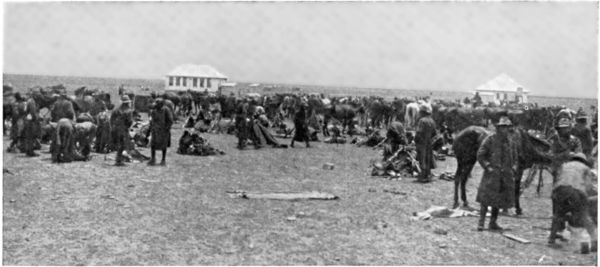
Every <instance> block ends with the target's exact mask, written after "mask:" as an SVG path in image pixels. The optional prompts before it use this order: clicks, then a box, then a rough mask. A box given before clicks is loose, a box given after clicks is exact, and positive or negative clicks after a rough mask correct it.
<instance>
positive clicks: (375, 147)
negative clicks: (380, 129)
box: [373, 137, 387, 150]
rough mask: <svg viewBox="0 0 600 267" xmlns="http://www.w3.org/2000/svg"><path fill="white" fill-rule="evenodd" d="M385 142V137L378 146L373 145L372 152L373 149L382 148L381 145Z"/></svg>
mask: <svg viewBox="0 0 600 267" xmlns="http://www.w3.org/2000/svg"><path fill="white" fill-rule="evenodd" d="M385 141H387V137H386V138H384V139H383V140H382V141H381V142H379V144H377V145H375V146H374V147H373V150H375V149H377V148H379V147H380V146H382V145H383V143H385Z"/></svg>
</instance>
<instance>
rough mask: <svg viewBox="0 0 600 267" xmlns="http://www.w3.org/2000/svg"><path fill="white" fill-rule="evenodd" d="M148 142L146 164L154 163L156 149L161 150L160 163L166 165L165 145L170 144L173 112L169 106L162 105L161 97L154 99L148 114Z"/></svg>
mask: <svg viewBox="0 0 600 267" xmlns="http://www.w3.org/2000/svg"><path fill="white" fill-rule="evenodd" d="M150 116H151V120H150V134H151V136H152V141H151V143H150V149H151V158H150V161H149V162H148V165H150V166H154V165H156V160H155V158H156V150H162V160H161V161H160V165H162V166H164V165H166V164H167V163H166V157H167V147H169V146H171V132H170V131H171V125H173V114H171V111H170V110H169V108H167V107H165V106H164V101H163V99H162V98H157V99H156V104H155V106H154V109H153V110H152V113H151V114H150Z"/></svg>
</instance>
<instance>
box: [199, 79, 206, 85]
mask: <svg viewBox="0 0 600 267" xmlns="http://www.w3.org/2000/svg"><path fill="white" fill-rule="evenodd" d="M204 86H206V82H205V81H204V78H200V87H204Z"/></svg>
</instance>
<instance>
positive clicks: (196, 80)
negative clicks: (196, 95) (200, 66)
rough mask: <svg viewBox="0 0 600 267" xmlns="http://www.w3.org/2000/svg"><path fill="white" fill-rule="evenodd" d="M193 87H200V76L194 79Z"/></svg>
mask: <svg viewBox="0 0 600 267" xmlns="http://www.w3.org/2000/svg"><path fill="white" fill-rule="evenodd" d="M192 87H198V78H194V79H193V80H192Z"/></svg>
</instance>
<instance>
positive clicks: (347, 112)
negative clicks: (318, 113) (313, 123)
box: [323, 104, 356, 132]
mask: <svg viewBox="0 0 600 267" xmlns="http://www.w3.org/2000/svg"><path fill="white" fill-rule="evenodd" d="M355 116H356V110H355V109H354V108H352V106H350V105H347V104H342V105H332V106H331V107H330V108H328V109H326V110H325V116H324V117H325V121H326V122H328V121H329V119H330V118H334V119H336V120H338V121H340V122H341V123H342V132H343V131H344V129H346V127H348V132H351V129H352V128H353V125H352V121H353V120H354V117H355ZM323 127H327V125H326V124H325V125H323Z"/></svg>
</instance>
